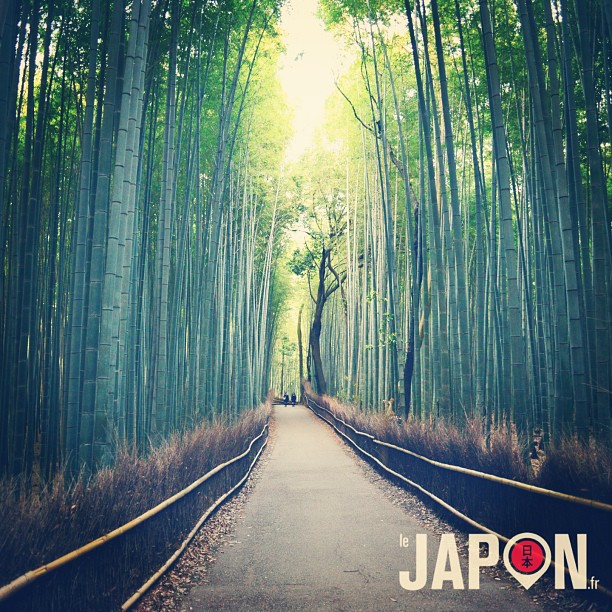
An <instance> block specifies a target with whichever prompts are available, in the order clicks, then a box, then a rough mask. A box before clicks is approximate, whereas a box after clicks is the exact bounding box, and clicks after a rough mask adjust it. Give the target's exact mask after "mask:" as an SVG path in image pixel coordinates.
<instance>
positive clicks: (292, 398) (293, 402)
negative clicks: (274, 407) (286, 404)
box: [291, 393, 297, 406]
mask: <svg viewBox="0 0 612 612" xmlns="http://www.w3.org/2000/svg"><path fill="white" fill-rule="evenodd" d="M296 399H297V398H296V397H295V393H292V394H291V404H292V405H293V406H295V401H296Z"/></svg>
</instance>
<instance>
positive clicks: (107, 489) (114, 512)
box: [0, 403, 270, 586]
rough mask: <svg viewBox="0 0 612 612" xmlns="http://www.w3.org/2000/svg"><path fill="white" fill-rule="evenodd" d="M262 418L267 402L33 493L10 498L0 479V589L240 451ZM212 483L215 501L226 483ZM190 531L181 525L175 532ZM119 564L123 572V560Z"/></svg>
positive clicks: (10, 485) (258, 428)
mask: <svg viewBox="0 0 612 612" xmlns="http://www.w3.org/2000/svg"><path fill="white" fill-rule="evenodd" d="M269 414H270V404H269V403H268V404H266V405H264V406H262V407H260V408H259V409H257V410H253V411H249V412H248V413H246V414H245V415H244V416H243V417H242V418H240V419H239V420H238V421H236V422H234V423H232V424H231V425H228V424H227V423H220V422H218V423H214V424H208V425H202V426H201V427H200V428H198V429H196V430H194V431H191V432H188V433H185V434H184V435H182V436H178V435H176V436H173V437H172V438H171V439H170V440H169V441H167V442H166V443H165V444H164V445H163V446H160V447H158V448H155V449H153V450H152V451H151V452H150V454H149V455H148V456H147V457H146V458H145V457H139V456H136V455H135V454H134V453H131V452H129V451H127V450H124V451H122V452H121V453H120V454H119V456H118V458H117V461H116V464H115V465H114V466H113V467H112V468H111V469H105V470H102V471H100V472H99V473H98V474H97V475H96V476H95V477H93V478H92V479H91V480H90V481H88V482H86V481H85V480H83V479H79V480H78V482H76V483H75V484H74V485H72V486H70V487H68V488H67V487H66V483H65V482H64V481H63V479H62V477H61V476H60V477H57V478H56V479H55V480H54V481H53V482H52V483H50V484H49V485H48V486H47V487H46V488H44V489H43V490H42V492H40V493H39V494H31V495H24V494H21V495H20V496H16V494H15V490H16V488H15V485H14V483H12V482H10V481H2V482H0V516H2V530H1V531H0V550H2V553H3V554H2V555H0V584H6V583H8V582H9V581H11V580H12V579H14V578H15V577H16V576H19V575H20V574H22V573H24V572H25V571H27V570H31V569H34V568H36V567H38V566H40V565H42V564H44V563H47V562H49V561H51V560H53V559H55V558H57V557H59V556H61V555H63V554H65V553H67V552H69V551H71V550H74V549H76V548H79V547H80V546H83V545H84V544H86V543H87V542H89V541H91V540H93V539H95V538H98V537H99V536H101V535H102V534H104V533H107V532H109V531H111V530H113V529H115V528H117V527H119V526H120V525H122V524H124V523H126V522H128V521H129V520H131V519H133V518H135V517H136V516H139V515H140V514H142V513H143V512H145V511H147V510H149V509H150V508H152V507H154V506H156V505H157V504H159V503H160V502H162V501H163V500H165V499H167V498H168V497H170V496H172V495H173V494H175V493H177V492H179V491H180V490H182V489H184V488H185V487H186V486H188V485H189V484H191V483H192V482H193V481H195V480H196V479H197V478H199V477H200V476H202V475H203V474H205V473H206V472H208V471H209V470H211V469H212V468H213V467H215V466H217V465H219V464H220V463H223V462H224V461H227V460H228V459H231V458H232V457H234V456H236V455H238V454H240V453H241V452H243V451H244V450H245V449H246V447H247V446H248V444H249V442H250V440H251V439H253V438H254V437H255V436H256V435H258V434H259V432H260V431H261V429H262V427H263V425H264V423H265V421H266V419H267V417H268V416H269ZM222 478H225V476H224V477H222ZM213 480H214V481H215V482H211V491H210V494H211V495H213V496H214V495H218V494H219V493H217V491H215V490H214V489H220V490H224V489H225V488H226V486H225V483H224V482H223V481H222V480H219V481H217V477H215V479H213ZM207 484H208V483H207ZM205 487H206V485H205ZM205 487H204V488H205ZM213 498H214V497H213ZM197 510H198V511H201V509H197ZM184 514H188V513H184ZM181 516H183V514H181ZM186 520H187V519H186ZM192 526H193V524H192V523H191V524H189V525H181V526H179V530H180V531H182V532H184V531H185V530H188V529H190V528H191V527H192ZM164 546H171V547H172V546H176V542H172V543H165V542H164V543H161V542H155V543H154V548H159V549H162V548H163V547H164ZM118 561H121V563H123V564H124V565H125V566H126V567H130V564H131V561H130V560H123V559H122V560H118ZM100 571H102V569H100ZM147 571H149V568H146V569H145V568H142V572H144V573H145V574H146V572H147ZM137 586H138V585H137Z"/></svg>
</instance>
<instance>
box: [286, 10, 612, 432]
mask: <svg viewBox="0 0 612 612" xmlns="http://www.w3.org/2000/svg"><path fill="white" fill-rule="evenodd" d="M323 6H324V14H325V16H326V19H327V21H328V23H329V24H330V26H331V27H332V28H335V29H336V31H338V32H339V34H340V35H341V36H343V37H344V38H345V40H347V41H348V42H347V44H349V45H351V46H352V48H353V49H354V51H355V56H356V60H355V65H354V66H353V68H352V70H351V72H350V73H349V74H346V75H343V76H342V78H340V79H339V80H338V84H337V92H336V94H335V97H334V100H333V101H332V102H330V103H329V104H328V123H327V126H326V128H325V131H324V132H323V133H322V134H321V135H320V142H319V147H320V150H319V151H318V153H317V155H318V159H315V158H313V159H311V161H310V163H306V164H305V167H307V168H308V170H307V171H306V172H302V173H299V175H298V179H297V180H296V185H297V188H298V192H299V194H301V195H300V196H299V197H300V198H301V199H302V200H303V201H305V200H307V201H308V202H310V204H309V205H308V206H309V207H310V212H308V211H307V212H306V213H305V214H304V219H305V221H304V223H305V224H306V226H307V227H308V228H309V238H308V240H307V243H306V245H305V246H304V247H303V248H301V249H298V250H296V252H295V253H294V257H293V259H292V260H291V267H292V269H293V271H294V272H295V273H296V274H300V275H302V276H305V277H308V282H309V287H310V296H311V297H310V298H308V302H309V303H310V305H311V319H310V321H311V324H310V329H311V332H310V341H309V342H307V344H306V345H305V348H304V350H307V351H308V355H309V360H308V364H309V375H310V376H311V378H312V380H313V382H314V383H315V387H316V388H317V390H318V391H319V392H326V393H328V394H330V395H337V396H340V397H342V398H345V399H347V400H349V401H352V402H355V403H357V404H359V405H361V406H362V407H363V408H364V409H366V410H371V409H374V410H382V409H387V410H389V409H392V410H393V411H394V412H395V413H397V414H398V415H401V416H404V417H409V418H421V419H424V420H431V419H437V418H444V419H449V420H452V421H454V422H456V423H458V424H461V423H462V422H464V421H465V420H466V419H471V418H477V419H481V420H482V421H483V424H484V426H486V427H489V426H490V425H491V424H502V423H509V422H512V423H514V424H515V425H516V428H517V431H518V433H519V435H521V434H527V433H530V432H532V431H533V430H534V429H541V430H542V432H543V434H544V438H545V439H548V438H549V437H550V438H551V439H552V440H559V439H561V438H562V437H564V436H568V435H578V436H579V437H581V438H582V439H583V440H586V439H588V438H589V437H590V436H596V437H598V438H600V439H603V440H607V441H608V442H609V441H610V440H611V439H612V429H611V427H610V425H611V423H610V418H611V406H612V394H611V389H612V385H611V378H610V377H611V362H610V354H611V352H610V348H611V346H610V341H611V335H610V322H611V317H610V313H611V310H610V308H611V302H610V298H611V293H610V290H611V288H612V285H611V283H612V279H611V272H612V267H611V260H610V252H611V251H610V244H611V242H610V210H609V197H610V190H611V189H610V188H611V186H612V182H611V180H610V170H611V163H612V150H611V143H612V139H611V135H612V106H611V89H610V83H611V82H612V81H611V78H612V72H611V70H610V67H611V63H610V61H611V60H612V55H611V49H612V7H611V5H610V3H609V2H603V1H599V0H576V1H575V2H574V1H573V0H479V1H470V0H429V1H426V2H423V1H422V0H410V1H408V0H406V2H405V3H400V2H393V1H390V2H389V1H385V0H368V1H364V2H352V1H350V0H325V1H324V2H323ZM313 168H314V170H313ZM330 168H331V169H333V170H332V171H331V172H330V170H329V169H330ZM313 207H314V208H315V209H316V210H317V211H318V212H317V213H316V214H315V217H313V216H312V210H313Z"/></svg>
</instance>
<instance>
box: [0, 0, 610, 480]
mask: <svg viewBox="0 0 612 612" xmlns="http://www.w3.org/2000/svg"><path fill="white" fill-rule="evenodd" d="M296 2H298V0H294V2H293V3H294V4H295V3H296ZM298 3H299V2H298ZM283 4H284V3H283V0H87V1H85V0H3V1H2V2H0V35H1V39H0V83H1V84H0V217H1V223H0V261H1V263H2V266H1V267H0V296H1V297H0V300H1V301H0V345H1V354H0V359H1V364H0V472H1V475H2V476H3V477H5V478H22V479H23V481H24V482H26V483H27V482H28V481H29V480H31V477H32V475H34V474H35V475H36V479H37V481H41V480H42V481H44V480H48V479H51V478H53V477H54V476H55V475H56V474H57V473H58V472H64V473H66V474H71V475H73V476H74V475H76V474H79V473H84V474H88V475H91V474H95V473H96V472H97V471H98V470H100V469H101V468H104V467H108V466H110V465H112V464H113V461H114V458H115V456H116V455H117V453H118V452H119V449H121V448H128V449H132V450H135V451H136V452H138V453H141V454H143V455H146V453H147V452H148V451H149V449H151V448H153V447H155V446H157V445H160V444H162V443H163V441H164V440H167V439H169V438H170V437H172V436H173V435H181V434H183V433H185V432H187V431H188V430H190V429H192V428H194V427H196V426H197V425H199V424H201V423H202V422H207V421H212V420H215V419H225V420H226V421H227V422H231V421H232V420H234V419H236V418H238V417H239V416H240V415H242V414H243V413H244V412H245V411H248V410H250V409H251V408H253V407H255V406H257V405H259V404H261V403H262V402H263V401H264V400H265V399H266V397H267V396H268V394H269V393H270V390H272V391H273V392H274V394H275V395H276V396H279V395H280V396H282V394H284V393H286V392H287V393H291V392H292V391H293V392H295V393H298V396H299V394H300V387H301V385H302V381H310V382H311V384H312V388H313V390H314V392H316V393H317V394H319V395H324V394H325V395H327V396H330V397H335V398H338V400H340V401H343V402H346V403H351V404H353V405H355V406H357V407H358V408H359V409H360V410H361V411H363V412H364V413H384V412H387V413H390V414H393V415H395V416H396V417H397V418H398V419H401V422H407V421H414V420H416V421H421V422H423V423H430V424H431V423H435V422H440V421H445V422H449V423H453V424H455V425H456V426H458V427H463V426H465V425H466V424H467V423H468V422H472V421H474V420H476V421H478V422H479V423H480V424H481V426H482V427H483V429H484V430H487V429H488V428H491V427H493V426H499V425H507V426H511V427H512V429H513V431H514V432H515V434H516V435H517V436H519V437H521V436H524V437H526V438H527V437H529V436H531V435H532V433H533V432H534V431H536V430H537V431H539V432H541V435H542V438H543V439H544V440H546V441H547V442H548V443H549V444H552V445H554V444H555V443H558V442H560V441H561V440H563V439H564V438H567V437H570V438H575V439H577V440H582V441H583V442H585V443H588V441H589V440H598V441H599V442H601V443H602V444H604V445H608V448H609V447H610V445H612V422H611V419H612V361H611V358H610V356H611V342H612V335H611V333H610V331H611V329H610V328H611V321H612V318H611V308H612V292H611V289H612V276H611V273H612V249H611V244H612V242H611V225H610V220H611V209H610V200H611V195H612V3H610V2H607V1H606V0H405V1H404V2H399V1H397V0H320V3H319V9H318V11H319V13H318V15H319V17H320V18H321V19H322V20H323V21H324V23H325V27H326V29H327V33H328V35H329V36H330V37H331V38H333V40H334V41H336V42H335V44H336V45H337V46H338V48H341V49H342V54H343V60H342V68H341V69H339V70H338V71H337V72H336V74H335V75H334V77H333V82H332V85H331V87H330V88H329V95H327V97H326V100H325V105H324V116H323V119H322V121H321V122H320V124H319V125H318V126H317V128H316V130H315V131H314V132H313V134H312V137H311V140H310V142H309V144H308V146H306V147H304V148H303V149H302V150H301V151H299V154H298V155H294V156H293V157H292V156H289V155H287V150H288V146H289V145H290V143H291V142H292V138H294V128H293V118H294V114H295V109H294V108H293V106H292V104H291V102H290V100H289V98H288V96H287V93H286V91H285V88H284V86H283V83H282V78H281V76H282V75H281V73H280V71H279V66H280V65H281V63H282V62H289V63H291V62H300V61H302V58H301V57H300V56H299V55H296V57H295V58H294V57H285V43H284V38H283V35H282V20H281V13H282V10H283ZM321 78H323V74H322V73H321Z"/></svg>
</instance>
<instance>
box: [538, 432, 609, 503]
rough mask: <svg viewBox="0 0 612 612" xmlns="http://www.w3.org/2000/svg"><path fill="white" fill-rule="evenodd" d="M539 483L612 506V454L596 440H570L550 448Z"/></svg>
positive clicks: (541, 469)
mask: <svg viewBox="0 0 612 612" xmlns="http://www.w3.org/2000/svg"><path fill="white" fill-rule="evenodd" d="M536 484H538V485H539V486H541V487H545V488H547V489H554V490H555V491H561V492H563V493H569V494H570V495H578V496H580V497H587V498H589V499H596V500H599V501H603V502H606V503H609V504H612V452H610V448H609V447H606V446H605V445H604V444H602V443H601V442H597V441H595V440H590V441H589V442H581V441H579V440H577V439H576V438H566V439H565V440H563V441H562V442H561V443H560V444H558V445H557V446H552V447H550V448H549V449H548V451H547V453H546V455H545V457H544V461H543V462H542V467H541V468H540V470H539V472H538V476H537V482H536Z"/></svg>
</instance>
